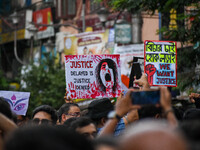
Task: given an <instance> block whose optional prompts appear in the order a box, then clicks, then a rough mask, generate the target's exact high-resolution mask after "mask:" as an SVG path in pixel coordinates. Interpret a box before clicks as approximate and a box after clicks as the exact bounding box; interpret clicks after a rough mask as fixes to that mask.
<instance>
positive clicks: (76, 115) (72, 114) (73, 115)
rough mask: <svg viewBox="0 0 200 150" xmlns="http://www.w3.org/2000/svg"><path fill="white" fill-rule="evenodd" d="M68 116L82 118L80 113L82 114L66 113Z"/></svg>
mask: <svg viewBox="0 0 200 150" xmlns="http://www.w3.org/2000/svg"><path fill="white" fill-rule="evenodd" d="M66 115H68V116H72V117H80V116H81V113H80V112H74V113H66Z"/></svg>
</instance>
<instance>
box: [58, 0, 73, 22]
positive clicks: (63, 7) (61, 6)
mask: <svg viewBox="0 0 200 150" xmlns="http://www.w3.org/2000/svg"><path fill="white" fill-rule="evenodd" d="M56 15H57V18H58V19H60V18H62V19H67V18H73V17H75V15H76V0H56Z"/></svg>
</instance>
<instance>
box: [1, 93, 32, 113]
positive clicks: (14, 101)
mask: <svg viewBox="0 0 200 150" xmlns="http://www.w3.org/2000/svg"><path fill="white" fill-rule="evenodd" d="M0 97H3V98H4V99H5V100H6V101H7V102H8V103H9V104H10V108H11V110H12V112H14V113H15V114H16V115H24V116H25V115H26V112H27V109H28V103H29V97H30V92H16V91H0Z"/></svg>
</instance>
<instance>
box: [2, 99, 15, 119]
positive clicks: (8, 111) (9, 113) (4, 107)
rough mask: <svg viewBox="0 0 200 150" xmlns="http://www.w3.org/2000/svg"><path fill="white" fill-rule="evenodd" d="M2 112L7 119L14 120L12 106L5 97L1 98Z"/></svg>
mask: <svg viewBox="0 0 200 150" xmlns="http://www.w3.org/2000/svg"><path fill="white" fill-rule="evenodd" d="M0 112H1V113H2V114H4V115H5V116H6V117H8V118H9V119H13V115H12V111H11V109H10V105H9V103H8V102H7V101H6V100H5V99H4V98H3V97H0Z"/></svg>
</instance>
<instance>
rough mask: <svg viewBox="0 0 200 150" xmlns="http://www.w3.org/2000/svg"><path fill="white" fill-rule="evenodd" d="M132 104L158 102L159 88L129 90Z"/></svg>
mask: <svg viewBox="0 0 200 150" xmlns="http://www.w3.org/2000/svg"><path fill="white" fill-rule="evenodd" d="M131 100H132V104H137V105H146V104H158V103H159V102H160V90H153V91H133V92H131Z"/></svg>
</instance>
